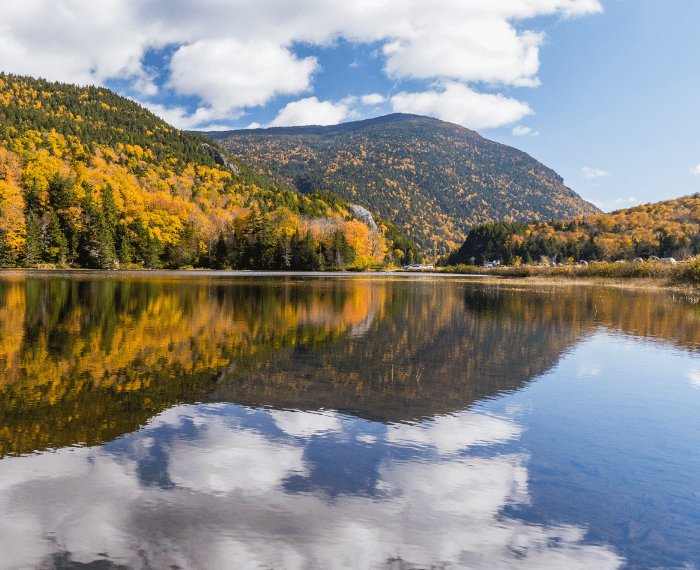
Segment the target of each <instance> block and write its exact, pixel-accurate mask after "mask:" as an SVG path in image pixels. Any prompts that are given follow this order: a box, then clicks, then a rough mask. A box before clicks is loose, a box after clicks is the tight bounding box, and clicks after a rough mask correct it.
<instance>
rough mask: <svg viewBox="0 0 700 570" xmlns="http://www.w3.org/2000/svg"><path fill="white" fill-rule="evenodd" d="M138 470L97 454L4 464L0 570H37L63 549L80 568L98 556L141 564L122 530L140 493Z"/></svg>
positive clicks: (0, 465)
mask: <svg viewBox="0 0 700 570" xmlns="http://www.w3.org/2000/svg"><path fill="white" fill-rule="evenodd" d="M134 467H135V465H134V464H133V463H131V462H118V461H116V460H115V458H114V457H111V456H109V455H107V454H105V453H104V452H103V451H101V450H99V449H63V450H59V451H57V452H55V453H46V454H43V455H39V456H31V457H17V458H10V459H4V460H2V461H0V481H3V485H2V489H1V490H0V537H2V539H1V542H2V548H0V552H1V554H0V568H2V569H5V568H7V569H9V568H34V567H36V566H37V565H38V564H39V563H40V561H41V559H42V558H44V557H45V556H46V555H48V554H50V553H51V552H56V551H58V552H60V551H66V550H67V551H70V552H71V553H72V557H73V560H76V561H79V562H90V561H92V560H95V559H96V558H97V554H98V553H99V552H103V553H109V555H110V557H113V559H122V560H130V559H132V558H134V559H136V558H137V556H136V552H135V551H133V550H132V548H131V544H130V543H129V533H128V531H127V530H125V526H126V525H125V523H126V520H127V519H128V516H129V511H128V508H126V509H125V506H127V505H128V504H129V503H131V502H134V501H138V500H139V498H140V497H141V496H142V495H143V489H142V488H141V486H140V485H139V483H138V479H137V477H136V474H135V470H134ZM125 498H128V500H127V501H126V502H125ZM96 545H99V548H97V549H96Z"/></svg>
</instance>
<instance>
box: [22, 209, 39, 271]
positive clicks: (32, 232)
mask: <svg viewBox="0 0 700 570" xmlns="http://www.w3.org/2000/svg"><path fill="white" fill-rule="evenodd" d="M26 228H27V234H26V243H25V253H24V264H25V266H26V267H32V266H34V265H36V264H37V263H39V262H40V261H41V236H40V234H39V224H38V223H37V221H36V216H35V215H34V212H32V211H30V212H29V214H28V215H27V219H26Z"/></svg>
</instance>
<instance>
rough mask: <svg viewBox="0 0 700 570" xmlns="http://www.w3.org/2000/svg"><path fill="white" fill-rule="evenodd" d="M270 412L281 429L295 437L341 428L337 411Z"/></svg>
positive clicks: (322, 433) (324, 432)
mask: <svg viewBox="0 0 700 570" xmlns="http://www.w3.org/2000/svg"><path fill="white" fill-rule="evenodd" d="M269 413H270V415H271V416H272V417H273V419H274V420H275V425H276V426H277V427H278V428H279V429H281V430H282V431H283V432H285V433H286V434H288V435H291V436H294V437H312V436H314V435H324V434H327V433H330V432H337V431H340V429H341V422H340V418H338V416H337V414H336V413H335V412H323V413H311V412H299V411H296V410H294V411H291V410H289V411H287V410H285V411H279V410H270V412H269Z"/></svg>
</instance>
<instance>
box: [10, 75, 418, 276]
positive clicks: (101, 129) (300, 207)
mask: <svg viewBox="0 0 700 570" xmlns="http://www.w3.org/2000/svg"><path fill="white" fill-rule="evenodd" d="M363 205H364V206H366V204H364V203H362V202H359V203H358V201H354V202H353V203H352V204H351V203H350V202H349V201H348V200H346V199H344V198H341V197H339V196H337V195H335V194H332V193H329V192H319V193H306V194H305V195H300V194H298V193H297V192H296V191H294V190H289V189H283V188H279V187H277V186H276V185H275V184H274V183H273V182H271V181H270V180H269V178H267V177H265V176H262V175H260V174H258V173H256V172H254V171H253V170H252V169H251V168H249V167H248V166H247V165H246V164H245V163H243V162H241V161H240V160H238V159H236V158H232V157H231V156H229V155H228V153H226V151H225V150H224V149H223V148H221V147H220V146H219V145H217V144H216V143H214V142H213V141H212V140H211V139H208V138H205V137H204V136H202V135H200V134H197V133H187V132H183V131H180V130H178V129H175V128H173V127H172V126H170V125H168V124H167V123H165V122H164V121H162V120H161V119H159V118H158V117H156V116H155V115H154V114H153V113H151V112H150V111H148V110H147V109H144V108H143V107H141V106H140V105H138V104H137V103H135V102H133V101H130V100H128V99H126V98H124V97H120V96H119V95H116V94H115V93H112V92H111V91H109V90H108V89H104V88H99V87H78V86H75V85H69V84H62V83H51V82H48V81H45V80H43V79H34V78H31V77H23V76H18V75H10V74H4V73H0V267H1V266H17V265H21V266H26V267H35V266H37V265H42V264H53V265H58V266H72V267H95V268H114V267H129V266H131V265H135V266H138V267H169V268H177V267H183V266H194V267H214V268H233V269H324V268H346V267H349V268H361V267H366V266H367V265H371V264H375V263H380V262H390V261H393V260H396V261H397V262H402V261H403V262H405V261H408V260H409V259H415V258H416V257H419V254H418V250H417V248H416V246H415V244H414V243H413V242H412V241H411V240H410V239H408V238H407V237H406V236H405V235H403V234H402V233H401V232H400V231H399V229H398V228H396V227H395V226H394V225H393V224H391V223H390V222H383V221H381V220H378V221H379V225H378V226H377V225H376V224H375V223H374V221H372V223H371V224H368V223H365V222H363V221H361V220H360V219H359V217H364V218H366V219H367V220H371V219H372V218H371V216H369V214H368V213H365V210H364V209H363V208H361V207H360V208H357V207H355V206H363ZM356 212H360V213H361V216H358V214H357V213H356ZM368 216H369V217H368Z"/></svg>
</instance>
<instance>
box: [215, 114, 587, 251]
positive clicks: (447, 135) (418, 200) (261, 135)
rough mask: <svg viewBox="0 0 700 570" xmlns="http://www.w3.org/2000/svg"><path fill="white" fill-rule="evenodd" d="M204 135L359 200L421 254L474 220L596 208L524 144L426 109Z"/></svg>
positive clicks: (449, 245)
mask: <svg viewBox="0 0 700 570" xmlns="http://www.w3.org/2000/svg"><path fill="white" fill-rule="evenodd" d="M204 134H206V135H207V136H209V137H210V138H212V139H214V140H215V141H217V142H218V143H219V144H220V145H221V146H223V147H224V148H225V149H227V150H228V151H229V152H230V153H231V154H233V155H234V156H236V157H237V158H239V159H241V160H244V161H245V162H246V163H248V164H250V165H251V166H252V167H253V168H254V169H255V171H256V172H258V173H261V174H265V175H267V176H269V177H270V178H271V179H272V180H273V181H275V182H276V183H277V184H279V185H281V186H285V187H288V188H296V189H297V190H299V191H300V192H302V193H309V192H313V191H318V190H325V191H331V192H334V193H336V194H338V195H339V196H341V197H343V198H345V199H347V200H351V201H358V202H361V203H363V204H365V205H367V206H368V207H369V208H370V209H371V210H372V211H376V212H378V213H379V214H380V216H381V217H382V218H385V219H387V220H391V221H393V222H395V223H396V224H397V225H398V226H399V227H400V228H402V229H403V230H404V231H405V232H406V234H407V235H408V236H409V237H411V238H412V239H413V240H414V241H415V242H416V243H417V244H418V245H419V246H420V247H421V248H422V251H423V252H424V253H426V254H427V255H429V256H436V255H442V254H446V253H449V252H450V251H451V250H452V249H454V248H455V247H457V246H458V245H459V244H460V243H461V242H462V241H463V240H464V238H465V236H466V234H467V232H468V231H469V228H470V227H472V226H475V225H477V224H479V223H484V222H495V221H502V220H506V221H529V220H539V219H550V218H562V217H570V216H576V215H591V214H596V213H599V210H598V209H597V208H596V207H595V206H593V205H592V204H590V203H588V202H586V201H584V200H583V199H582V198H581V197H580V196H578V195H577V194H576V193H575V192H574V191H572V190H571V189H569V188H567V187H566V186H564V184H563V180H562V178H561V177H560V176H559V175H558V174H557V173H556V172H554V171H553V170H552V169H550V168H547V167H546V166H544V165H543V164H541V163H539V162H538V161H536V160H535V159H534V158H532V157H531V156H529V155H527V154H525V153H524V152H521V151H519V150H516V149H514V148H512V147H509V146H506V145H503V144H499V143H496V142H493V141H490V140H488V139H485V138H484V137H482V136H480V135H479V134H478V133H476V132H474V131H471V130H469V129H465V128H463V127H460V126H458V125H454V124H451V123H446V122H443V121H439V120H437V119H432V118H428V117H421V116H417V115H406V114H393V115H388V116H385V117H379V118H376V119H369V120H365V121H358V122H350V123H343V124H341V125H336V126H330V127H317V126H310V127H285V128H271V129H249V130H239V131H225V132H223V131H222V132H209V133H204Z"/></svg>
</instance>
